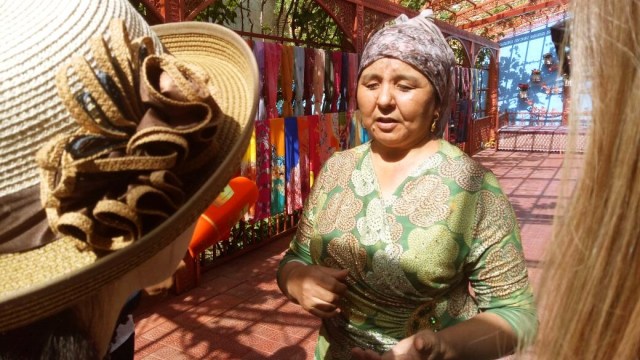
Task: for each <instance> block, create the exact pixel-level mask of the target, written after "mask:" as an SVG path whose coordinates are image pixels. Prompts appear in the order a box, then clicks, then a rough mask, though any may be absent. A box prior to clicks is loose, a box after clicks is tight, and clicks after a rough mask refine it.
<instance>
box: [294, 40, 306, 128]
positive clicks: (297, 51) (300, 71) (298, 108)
mask: <svg viewBox="0 0 640 360" xmlns="http://www.w3.org/2000/svg"><path fill="white" fill-rule="evenodd" d="M304 58H305V56H304V48H301V47H299V46H296V47H294V48H293V68H294V69H295V71H294V73H293V88H294V90H295V94H296V96H295V103H294V106H293V111H294V113H295V115H296V116H302V115H304V103H303V102H302V99H303V95H304V69H305V67H304Z"/></svg>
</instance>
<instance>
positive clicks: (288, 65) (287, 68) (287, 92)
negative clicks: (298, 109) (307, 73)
mask: <svg viewBox="0 0 640 360" xmlns="http://www.w3.org/2000/svg"><path fill="white" fill-rule="evenodd" d="M280 71H281V73H282V77H281V79H282V83H281V88H282V96H283V98H284V101H283V103H282V116H285V117H286V116H293V107H292V106H291V104H292V102H293V48H292V47H291V46H286V45H283V46H282V63H281V67H280Z"/></svg>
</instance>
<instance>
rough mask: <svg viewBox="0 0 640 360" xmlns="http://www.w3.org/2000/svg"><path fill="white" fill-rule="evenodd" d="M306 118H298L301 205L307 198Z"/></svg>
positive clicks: (307, 137)
mask: <svg viewBox="0 0 640 360" xmlns="http://www.w3.org/2000/svg"><path fill="white" fill-rule="evenodd" d="M307 119H308V117H307V116H300V117H298V151H299V153H300V196H301V197H302V203H304V202H305V200H306V199H307V197H308V196H309V190H310V180H309V172H310V171H311V169H310V166H309V122H308V120H307Z"/></svg>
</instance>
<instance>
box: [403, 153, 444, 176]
mask: <svg viewBox="0 0 640 360" xmlns="http://www.w3.org/2000/svg"><path fill="white" fill-rule="evenodd" d="M443 161H444V158H443V157H442V155H440V154H439V153H435V154H433V155H432V156H429V158H428V159H427V160H426V161H424V162H423V163H422V164H420V166H418V167H416V168H415V169H413V170H412V171H411V173H410V174H409V176H413V177H416V176H420V174H422V173H424V172H425V171H427V170H430V169H435V168H437V167H438V166H440V164H442V162H443Z"/></svg>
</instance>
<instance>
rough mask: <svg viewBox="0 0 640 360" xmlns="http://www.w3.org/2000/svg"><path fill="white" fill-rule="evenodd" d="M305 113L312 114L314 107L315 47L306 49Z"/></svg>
mask: <svg viewBox="0 0 640 360" xmlns="http://www.w3.org/2000/svg"><path fill="white" fill-rule="evenodd" d="M304 57H305V59H304V94H303V97H304V113H305V114H306V115H311V111H312V109H313V86H314V79H313V73H314V71H315V69H316V52H315V50H314V49H311V48H305V49H304Z"/></svg>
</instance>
